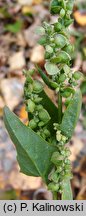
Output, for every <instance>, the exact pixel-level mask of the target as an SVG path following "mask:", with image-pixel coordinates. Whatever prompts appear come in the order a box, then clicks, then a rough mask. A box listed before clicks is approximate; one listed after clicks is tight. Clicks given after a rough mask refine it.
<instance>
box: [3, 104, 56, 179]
mask: <svg viewBox="0 0 86 216" xmlns="http://www.w3.org/2000/svg"><path fill="white" fill-rule="evenodd" d="M4 122H5V126H6V128H7V131H8V133H9V135H10V137H11V139H12V141H13V143H14V144H15V146H16V149H17V159H18V162H19V165H20V168H21V172H23V173H24V174H26V175H29V176H41V177H42V178H43V179H44V180H45V181H47V176H48V174H49V172H50V170H51V168H52V162H51V161H50V159H51V156H52V153H53V152H54V151H55V150H56V147H54V146H52V145H50V144H49V143H47V142H46V141H45V140H43V139H42V138H41V137H40V136H38V135H37V134H36V133H35V132H34V131H33V130H31V129H30V128H28V127H26V126H25V125H24V124H23V123H22V122H21V121H20V120H19V119H18V117H17V116H16V115H15V114H14V113H12V112H11V111H10V110H9V108H7V107H5V108H4Z"/></svg>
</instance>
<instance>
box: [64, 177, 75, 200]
mask: <svg viewBox="0 0 86 216" xmlns="http://www.w3.org/2000/svg"><path fill="white" fill-rule="evenodd" d="M62 200H73V196H72V190H71V185H70V180H67V181H64V182H63V193H62Z"/></svg>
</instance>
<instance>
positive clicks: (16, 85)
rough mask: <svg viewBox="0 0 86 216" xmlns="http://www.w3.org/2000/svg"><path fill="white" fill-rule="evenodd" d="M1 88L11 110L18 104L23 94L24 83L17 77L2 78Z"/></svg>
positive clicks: (6, 103)
mask: <svg viewBox="0 0 86 216" xmlns="http://www.w3.org/2000/svg"><path fill="white" fill-rule="evenodd" d="M0 90H1V93H2V95H3V98H4V101H5V105H7V106H9V107H10V109H11V110H13V109H14V108H15V106H17V105H18V104H19V103H20V101H21V99H22V95H23V85H22V83H21V81H20V80H19V79H17V78H10V79H2V80H1V82H0Z"/></svg>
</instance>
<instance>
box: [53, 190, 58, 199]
mask: <svg viewBox="0 0 86 216" xmlns="http://www.w3.org/2000/svg"><path fill="white" fill-rule="evenodd" d="M53 200H58V197H57V192H53Z"/></svg>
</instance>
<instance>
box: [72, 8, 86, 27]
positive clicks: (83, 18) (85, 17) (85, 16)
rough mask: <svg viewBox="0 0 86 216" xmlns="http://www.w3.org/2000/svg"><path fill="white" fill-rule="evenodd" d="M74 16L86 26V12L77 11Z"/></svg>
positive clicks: (80, 23) (79, 22)
mask: <svg viewBox="0 0 86 216" xmlns="http://www.w3.org/2000/svg"><path fill="white" fill-rule="evenodd" d="M74 18H75V20H76V22H77V23H78V24H79V25H81V26H86V14H84V13H81V12H80V11H75V13H74Z"/></svg>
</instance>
